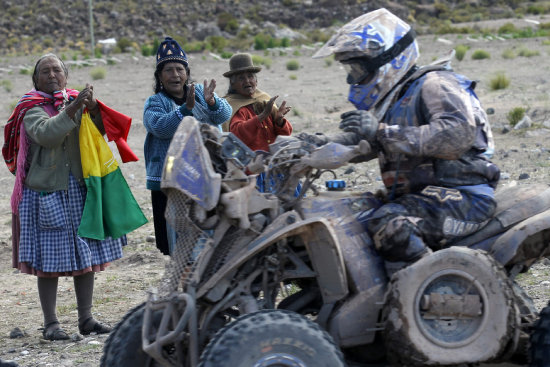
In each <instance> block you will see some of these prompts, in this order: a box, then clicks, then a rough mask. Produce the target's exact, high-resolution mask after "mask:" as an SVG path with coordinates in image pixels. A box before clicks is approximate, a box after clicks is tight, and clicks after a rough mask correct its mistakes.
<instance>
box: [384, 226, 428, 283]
mask: <svg viewBox="0 0 550 367" xmlns="http://www.w3.org/2000/svg"><path fill="white" fill-rule="evenodd" d="M389 250H390V251H389V252H390V253H388V251H386V253H383V254H382V256H383V257H384V258H385V259H386V261H385V266H386V272H387V273H388V276H390V277H391V276H392V275H393V274H394V273H395V272H397V271H399V270H401V269H403V268H405V267H407V266H409V265H411V264H413V263H415V262H416V261H418V260H420V259H421V258H423V257H424V256H428V255H429V254H431V253H432V250H431V249H430V248H429V247H428V246H426V244H425V243H424V241H423V240H422V238H421V237H419V236H418V235H416V234H411V235H410V236H409V241H408V243H407V245H406V246H405V247H404V248H397V247H392V248H391V249H389Z"/></svg>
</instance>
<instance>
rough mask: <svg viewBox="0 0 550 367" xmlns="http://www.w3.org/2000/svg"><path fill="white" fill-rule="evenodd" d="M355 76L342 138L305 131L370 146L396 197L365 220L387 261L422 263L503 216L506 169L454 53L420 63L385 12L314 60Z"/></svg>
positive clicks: (406, 30)
mask: <svg viewBox="0 0 550 367" xmlns="http://www.w3.org/2000/svg"><path fill="white" fill-rule="evenodd" d="M332 54H334V57H335V59H336V60H337V61H339V62H340V63H341V64H342V65H343V66H344V67H345V68H346V70H347V72H348V75H347V82H348V84H350V92H349V96H348V99H349V101H350V102H351V103H352V104H353V105H354V106H355V107H356V108H357V110H355V111H351V112H346V113H344V114H342V121H341V122H340V129H342V130H343V132H341V133H340V134H337V135H335V136H331V137H328V136H325V135H322V134H320V135H310V134H306V133H302V134H300V135H299V137H300V138H302V139H303V140H306V141H310V142H313V143H316V144H318V145H319V144H324V143H326V142H328V141H334V142H337V143H341V144H346V145H353V144H357V143H358V142H359V141H360V140H367V141H368V142H369V143H370V145H371V148H372V152H371V154H369V155H368V156H367V157H365V159H372V158H375V157H378V162H379V166H380V170H381V174H382V180H383V182H384V185H385V187H386V191H387V201H386V202H385V203H383V204H381V206H380V207H379V208H378V209H376V210H375V211H369V212H365V213H362V214H361V215H360V217H359V220H361V221H362V222H363V223H364V225H365V227H366V229H367V231H368V232H369V234H370V235H371V236H372V238H373V240H374V242H375V244H376V247H377V249H378V251H379V252H380V254H381V255H382V256H383V257H384V258H385V259H386V261H388V262H390V263H391V262H397V263H400V262H405V263H409V262H413V261H415V260H417V259H418V258H420V257H422V256H424V255H425V254H427V253H428V252H429V251H430V250H429V248H428V247H427V246H426V244H427V245H428V246H429V247H430V248H432V249H440V248H443V247H447V246H448V245H450V244H452V242H453V241H454V240H456V239H458V238H461V237H463V236H466V235H468V234H470V233H473V232H475V231H477V230H478V229H480V228H481V227H482V226H484V225H485V224H486V222H487V220H488V219H489V218H490V217H491V215H492V214H493V213H494V210H495V208H496V203H495V201H494V189H495V188H496V186H497V183H498V180H499V176H500V170H499V169H498V167H497V166H496V165H495V164H494V163H492V162H491V161H490V160H489V158H488V155H489V154H488V151H491V150H492V149H493V138H492V134H491V130H490V126H489V123H488V121H487V115H486V114H485V112H484V111H483V109H482V107H481V105H480V103H479V100H478V99H477V96H476V95H475V93H474V91H473V88H474V87H475V82H472V81H470V80H468V79H467V78H465V77H464V76H462V75H459V74H456V73H454V72H453V71H452V70H451V69H450V57H452V54H451V55H449V56H448V57H447V58H446V59H442V60H440V61H438V62H435V63H433V64H430V65H427V66H422V67H419V66H417V65H416V62H417V60H418V57H419V51H418V45H417V42H416V40H415V34H414V31H413V30H412V28H411V27H410V26H409V25H408V24H407V23H405V22H404V21H402V20H401V19H399V18H398V17H396V16H395V15H394V14H392V13H390V12H389V11H388V10H386V9H384V8H382V9H378V10H375V11H372V12H369V13H366V14H364V15H362V16H360V17H358V18H356V19H354V20H352V21H351V22H349V23H348V24H346V25H344V26H343V27H342V28H341V29H340V30H338V31H337V33H336V34H335V35H334V36H333V37H332V38H331V39H330V40H329V41H328V42H327V43H326V44H325V45H324V46H323V47H322V48H321V49H320V50H319V51H318V52H317V53H316V54H315V55H314V56H313V57H314V58H321V57H327V56H330V55H332Z"/></svg>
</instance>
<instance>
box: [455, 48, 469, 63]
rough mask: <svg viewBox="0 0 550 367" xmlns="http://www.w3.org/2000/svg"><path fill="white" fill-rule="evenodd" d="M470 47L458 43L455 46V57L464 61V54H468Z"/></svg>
mask: <svg viewBox="0 0 550 367" xmlns="http://www.w3.org/2000/svg"><path fill="white" fill-rule="evenodd" d="M469 49H470V47H469V46H467V45H457V46H456V47H455V57H456V59H457V60H458V61H462V59H464V55H466V52H467V51H468V50H469Z"/></svg>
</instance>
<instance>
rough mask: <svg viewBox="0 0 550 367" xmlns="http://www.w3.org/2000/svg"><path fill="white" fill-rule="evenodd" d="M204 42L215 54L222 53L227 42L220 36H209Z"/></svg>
mask: <svg viewBox="0 0 550 367" xmlns="http://www.w3.org/2000/svg"><path fill="white" fill-rule="evenodd" d="M206 42H207V43H208V44H209V45H210V46H211V47H210V48H211V49H212V50H214V51H216V52H222V50H223V49H224V47H225V46H226V44H227V41H226V39H225V38H224V37H222V36H209V37H207V38H206Z"/></svg>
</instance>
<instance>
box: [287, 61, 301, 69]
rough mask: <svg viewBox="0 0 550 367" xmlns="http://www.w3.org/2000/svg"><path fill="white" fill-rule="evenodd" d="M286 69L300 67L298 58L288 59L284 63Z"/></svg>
mask: <svg viewBox="0 0 550 367" xmlns="http://www.w3.org/2000/svg"><path fill="white" fill-rule="evenodd" d="M286 69H287V70H298V69H300V63H299V62H298V60H295V59H293V60H288V61H287V63H286Z"/></svg>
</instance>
